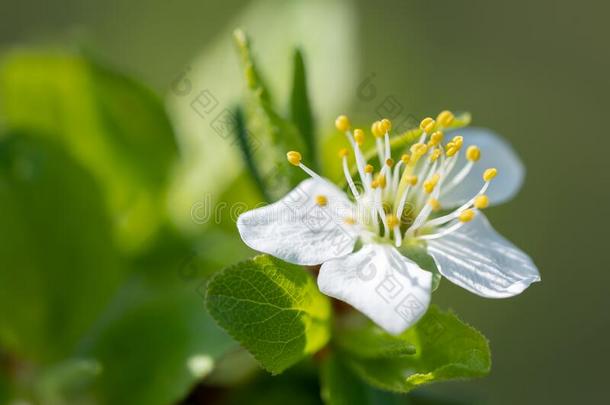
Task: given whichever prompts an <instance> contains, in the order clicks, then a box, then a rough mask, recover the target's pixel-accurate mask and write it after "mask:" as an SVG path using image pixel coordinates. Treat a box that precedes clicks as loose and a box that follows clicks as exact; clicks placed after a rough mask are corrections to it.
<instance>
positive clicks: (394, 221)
mask: <svg viewBox="0 0 610 405" xmlns="http://www.w3.org/2000/svg"><path fill="white" fill-rule="evenodd" d="M386 219H387V220H388V227H390V228H394V227H396V226H398V225H400V221H399V220H398V217H397V216H396V215H392V214H388V216H387V217H386Z"/></svg>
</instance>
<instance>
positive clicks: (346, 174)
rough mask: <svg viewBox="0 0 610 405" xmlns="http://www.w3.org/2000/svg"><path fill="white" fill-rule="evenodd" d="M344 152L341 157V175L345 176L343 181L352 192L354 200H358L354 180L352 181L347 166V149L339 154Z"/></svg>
mask: <svg viewBox="0 0 610 405" xmlns="http://www.w3.org/2000/svg"><path fill="white" fill-rule="evenodd" d="M344 150H345V154H343V156H342V161H343V162H342V164H343V175H344V176H345V180H346V181H347V184H348V185H349V188H350V190H352V195H353V196H354V197H355V198H360V193H359V192H358V189H357V188H356V184H355V183H354V179H352V174H351V173H350V171H349V167H348V166H347V149H342V150H341V153H342V152H343V151H344Z"/></svg>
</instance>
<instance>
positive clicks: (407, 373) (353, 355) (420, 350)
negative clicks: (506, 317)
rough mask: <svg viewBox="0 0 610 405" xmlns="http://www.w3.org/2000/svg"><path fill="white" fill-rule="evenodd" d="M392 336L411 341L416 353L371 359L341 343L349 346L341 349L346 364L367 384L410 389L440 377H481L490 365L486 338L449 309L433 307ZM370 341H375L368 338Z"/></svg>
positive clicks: (393, 389) (443, 378)
mask: <svg viewBox="0 0 610 405" xmlns="http://www.w3.org/2000/svg"><path fill="white" fill-rule="evenodd" d="M371 327H373V328H376V327H374V326H371ZM354 333H362V332H354ZM367 333H370V331H369V332H367ZM379 335H380V338H379V341H380V342H384V341H386V340H387V339H390V338H391V337H388V336H385V337H382V336H384V334H383V333H382V332H379ZM394 339H400V340H403V341H404V342H405V344H407V343H410V344H413V345H414V346H415V354H413V355H410V356H395V357H387V356H379V357H377V358H372V357H365V356H362V353H361V352H360V351H354V350H352V348H350V347H345V346H344V349H349V352H344V353H345V354H346V355H347V356H346V362H347V364H348V365H349V366H350V368H351V369H352V370H353V371H354V372H355V373H356V374H358V375H359V376H360V377H361V378H362V379H364V380H365V381H366V382H368V383H369V384H371V385H373V386H375V387H377V388H381V389H385V390H389V391H395V392H409V391H411V390H413V389H414V388H416V387H418V386H420V385H423V384H428V383H432V382H438V381H443V380H451V379H463V378H470V377H481V376H484V375H486V374H488V373H489V370H490V368H491V353H490V351H489V344H488V342H487V339H486V338H485V337H484V336H483V335H482V334H481V333H480V332H478V331H477V330H475V329H474V328H472V327H471V326H469V325H467V324H465V323H463V322H462V321H460V320H459V319H458V318H457V317H456V316H455V315H454V314H453V313H452V312H442V311H440V310H439V309H438V308H437V307H435V306H432V307H430V309H429V310H428V312H427V313H426V315H424V317H423V318H422V319H421V320H420V321H419V322H418V323H417V324H416V325H415V326H414V327H412V328H410V329H408V330H407V331H406V332H404V333H403V334H402V335H400V336H398V337H395V338H394ZM369 344H370V345H371V346H372V345H374V344H375V343H374V342H373V341H372V340H369ZM382 344H386V343H382Z"/></svg>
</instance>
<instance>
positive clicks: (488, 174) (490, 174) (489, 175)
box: [483, 167, 498, 182]
mask: <svg viewBox="0 0 610 405" xmlns="http://www.w3.org/2000/svg"><path fill="white" fill-rule="evenodd" d="M497 175H498V170H497V169H496V168H493V167H492V168H491V169H487V170H485V172H483V180H485V181H487V182H489V181H491V180H492V179H493V178H494V177H496V176H497Z"/></svg>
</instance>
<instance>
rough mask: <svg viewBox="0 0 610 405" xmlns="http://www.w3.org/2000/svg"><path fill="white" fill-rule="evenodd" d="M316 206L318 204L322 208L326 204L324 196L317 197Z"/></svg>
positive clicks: (326, 200)
mask: <svg viewBox="0 0 610 405" xmlns="http://www.w3.org/2000/svg"><path fill="white" fill-rule="evenodd" d="M316 204H318V205H319V206H320V207H324V206H325V205H326V204H328V198H326V196H324V195H317V196H316Z"/></svg>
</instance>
